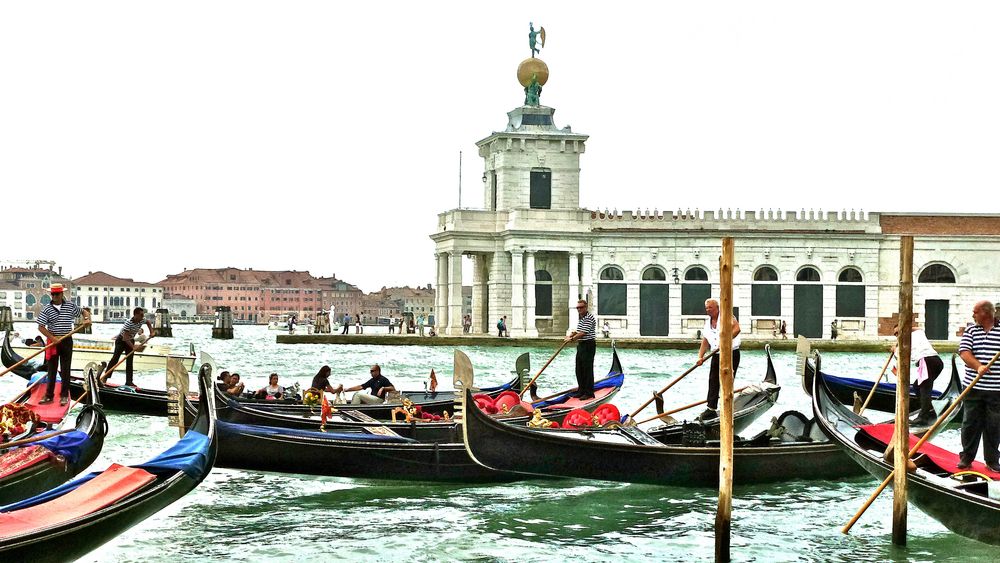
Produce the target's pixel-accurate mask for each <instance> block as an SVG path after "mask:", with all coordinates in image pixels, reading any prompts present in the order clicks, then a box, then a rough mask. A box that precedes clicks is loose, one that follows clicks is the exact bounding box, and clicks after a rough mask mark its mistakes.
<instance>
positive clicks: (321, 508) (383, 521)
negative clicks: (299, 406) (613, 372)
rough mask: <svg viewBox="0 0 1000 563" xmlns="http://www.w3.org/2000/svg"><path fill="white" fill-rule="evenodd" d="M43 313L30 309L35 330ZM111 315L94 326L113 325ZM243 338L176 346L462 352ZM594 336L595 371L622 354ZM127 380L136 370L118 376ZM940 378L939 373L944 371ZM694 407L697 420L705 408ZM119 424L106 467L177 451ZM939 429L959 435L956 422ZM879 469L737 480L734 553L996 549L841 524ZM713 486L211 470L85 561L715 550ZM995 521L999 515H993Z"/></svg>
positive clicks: (682, 391) (865, 369)
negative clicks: (837, 476)
mask: <svg viewBox="0 0 1000 563" xmlns="http://www.w3.org/2000/svg"><path fill="white" fill-rule="evenodd" d="M31 327H32V325H30V324H21V323H18V325H17V329H18V330H20V332H21V333H22V334H23V335H24V336H29V335H33V334H34V333H33V329H32V328H31ZM114 332H115V327H114V326H113V325H97V326H96V327H95V334H98V335H104V336H111V335H112V334H114ZM235 333H236V338H235V339H234V340H230V341H221V340H212V339H211V329H210V327H209V326H207V325H196V326H176V327H174V334H175V335H176V336H175V337H174V338H173V339H163V341H164V342H165V343H171V344H174V345H176V346H181V345H183V346H185V347H186V344H187V343H188V342H193V343H195V346H196V348H197V349H198V350H202V349H205V350H206V351H208V352H210V353H211V354H212V355H213V356H214V357H215V359H216V360H217V362H218V363H219V365H220V367H221V368H222V369H229V370H230V371H237V372H239V373H241V374H242V375H243V380H244V381H245V382H246V383H247V387H248V388H251V389H255V388H259V387H263V386H264V385H266V376H267V374H269V373H271V372H277V373H278V374H280V376H281V378H282V383H283V384H288V383H290V382H291V381H298V382H300V383H301V384H302V385H303V386H308V383H309V380H310V379H311V377H312V376H313V375H314V374H315V373H316V371H317V370H318V369H319V367H320V366H322V365H324V364H328V365H330V366H331V367H332V368H333V371H334V374H335V377H334V378H332V379H334V380H342V381H343V382H344V383H346V384H348V385H352V384H356V383H360V382H361V381H363V380H364V379H365V377H366V375H367V372H368V370H367V367H368V365H370V364H371V363H373V362H378V363H380V364H381V365H382V366H383V373H384V374H385V375H386V376H387V377H389V378H390V379H391V380H392V382H393V383H394V384H396V386H397V387H402V388H409V389H423V381H424V380H425V379H426V376H427V374H428V373H429V372H430V369H431V368H432V367H433V368H434V369H435V370H436V371H437V373H438V374H439V381H440V382H441V385H442V386H447V385H450V381H451V365H452V356H451V354H452V350H451V349H448V348H443V347H411V346H402V347H387V346H334V345H278V344H275V342H274V339H275V335H276V334H277V332H276V331H268V330H266V329H265V328H263V327H244V326H237V327H236V329H235ZM464 351H465V352H466V353H467V354H468V355H469V357H470V358H471V360H472V362H473V366H474V368H475V373H476V381H477V382H479V383H480V384H483V385H487V384H491V383H500V382H503V381H506V380H507V379H508V378H509V377H510V370H511V369H512V368H513V364H514V359H515V358H516V357H517V355H519V354H520V353H522V352H525V351H530V352H531V353H532V365H533V366H534V369H536V370H537V369H538V368H539V367H540V366H541V365H542V364H543V363H544V362H545V360H546V359H547V358H548V356H549V354H551V351H550V350H545V349H527V350H526V349H519V348H475V347H473V348H467V349H464ZM695 355H696V354H695V352H693V351H629V350H623V351H621V353H620V357H621V361H622V365H623V367H624V370H625V373H626V376H627V377H626V385H625V387H624V389H623V390H622V391H621V393H619V395H618V396H617V397H616V399H615V401H614V402H615V404H617V405H619V406H621V407H622V410H628V409H630V408H634V407H635V406H638V405H639V404H641V403H642V402H643V401H645V399H646V398H647V397H648V396H649V393H650V392H651V390H653V389H654V388H657V389H658V388H660V387H662V386H663V385H664V384H665V383H666V382H667V381H668V380H669V378H670V376H671V375H674V374H679V373H681V372H683V371H685V370H686V369H687V368H688V367H690V365H691V364H692V363H693V360H694V358H695ZM774 361H775V367H776V369H777V371H778V378H779V383H781V384H782V385H783V387H782V390H781V397H780V399H779V401H778V405H777V406H776V407H775V408H774V410H773V411H772V412H771V413H768V414H767V415H765V416H764V417H763V419H762V420H759V421H758V422H757V423H755V424H754V426H752V427H751V428H750V430H749V431H748V432H746V433H744V434H745V435H747V434H752V433H754V432H756V431H759V430H762V429H764V428H766V427H767V426H768V425H769V421H770V418H771V416H776V415H778V414H780V412H782V411H784V410H790V409H797V410H800V411H802V412H805V413H809V412H810V403H809V399H808V397H807V396H806V395H805V393H804V392H803V391H802V389H801V388H800V386H799V382H798V381H797V380H794V379H793V377H792V373H793V371H794V365H795V358H794V355H793V354H791V353H787V352H783V353H776V354H774ZM883 361H884V356H883V355H881V354H846V353H840V354H828V355H825V356H824V369H825V370H826V371H830V372H832V373H837V374H843V375H857V376H862V377H867V378H874V377H875V375H877V373H878V371H879V369H881V365H882V362H883ZM610 363H611V355H610V351H609V350H605V349H599V350H598V353H597V360H596V362H595V372H596V373H598V374H599V375H600V374H602V373H604V372H606V371H607V369H608V368H609V367H610ZM764 367H765V360H764V356H763V352H746V353H745V354H744V355H743V359H742V362H741V365H740V370H739V373H738V374H737V386H741V384H748V383H752V382H755V381H759V380H760V379H761V378H762V376H763V373H764ZM707 376H708V368H707V367H704V368H701V369H700V370H699V371H696V372H694V373H693V374H692V375H690V376H689V377H688V378H686V379H685V380H684V381H682V382H681V383H679V384H678V385H676V386H675V387H674V388H673V389H671V390H670V392H669V393H668V394H667V406H668V407H670V406H671V405H681V404H686V403H689V402H693V401H697V400H700V399H703V398H704V393H705V389H706V385H707V384H706V378H707ZM117 377H118V378H119V379H118V380H119V381H120V380H121V378H122V377H123V376H122V375H121V374H118V375H117ZM136 379H137V382H138V384H139V385H140V386H141V385H146V386H148V387H150V388H154V387H156V388H163V386H164V381H163V374H162V373H159V374H157V373H152V374H140V375H138V376H137V378H136ZM539 383H540V387H541V392H542V393H544V392H546V391H547V390H557V389H560V388H565V387H570V386H572V385H574V384H575V379H574V377H573V355H572V352H571V351H566V352H564V353H563V354H562V356H560V358H558V359H557V360H556V361H555V362H553V364H552V365H551V366H550V367H549V368H548V369H547V370H546V372H545V373H544V374H543V375H542V377H541V379H540V380H539ZM939 383H941V384H942V385H943V384H944V381H939ZM22 387H23V382H22V381H21V380H19V379H17V378H14V377H11V376H7V377H3V378H0V396H2V397H11V396H13V395H14V394H15V393H16V392H17V390H18V389H20V388H22ZM697 412H698V411H697V410H695V411H693V412H692V416H693V415H696V414H697ZM109 418H110V421H109V422H110V431H109V435H108V438H107V441H106V444H105V447H104V450H103V452H102V454H101V457H100V458H99V459H98V460H97V462H96V463H95V464H94V467H93V469H103V468H105V467H107V465H108V464H109V463H111V462H117V463H123V464H129V463H137V462H142V461H145V460H146V459H148V458H150V457H153V456H154V455H156V454H157V453H159V452H160V451H162V450H164V449H166V448H167V447H168V446H169V445H170V444H171V443H172V442H173V441H174V440H176V437H177V433H176V430H175V429H173V428H168V427H167V421H166V418H160V417H144V416H138V415H127V414H119V413H110V417H109ZM935 443H938V444H941V445H943V446H946V447H951V448H955V447H956V446H957V444H958V432H957V430H947V431H945V432H944V433H943V434H942V435H941V436H940V437H939V438H937V439H935ZM874 487H875V483H874V481H872V480H871V479H868V478H857V479H851V480H846V481H840V482H824V481H810V480H808V476H807V475H805V476H803V480H800V481H794V482H789V483H783V484H778V485H767V486H753V487H737V488H736V489H735V491H734V499H733V531H732V553H733V556H734V559H735V560H739V561H880V560H899V561H949V560H954V561H970V560H986V559H989V560H995V559H997V556H998V554H1000V550H998V549H997V548H996V547H995V546H989V545H986V544H982V543H979V542H976V541H973V540H969V539H966V538H963V537H961V536H958V535H955V534H953V533H951V532H949V531H948V530H947V529H945V528H944V527H943V526H942V525H940V524H939V523H937V522H936V521H934V520H933V519H931V518H929V517H927V516H925V515H924V514H923V513H921V512H920V511H919V510H918V509H916V508H915V507H912V506H911V508H910V511H909V543H908V547H907V548H905V549H897V548H893V547H891V545H890V530H891V512H892V496H891V493H886V494H883V495H882V497H881V498H880V499H879V500H877V501H876V502H875V504H874V505H873V506H872V507H871V508H870V509H869V511H868V513H867V514H866V515H865V516H864V517H863V518H862V520H861V521H860V522H859V524H858V525H856V526H855V528H854V529H853V531H852V532H851V534H850V535H849V536H845V535H843V534H841V533H840V531H839V530H840V527H841V526H842V525H843V524H844V523H845V522H846V521H847V520H848V519H849V518H850V517H851V516H852V515H853V514H854V512H855V511H856V510H857V509H858V508H859V507H860V506H861V504H862V503H863V502H864V500H865V498H866V497H867V496H868V495H869V494H870V493H871V491H872V490H873V489H874ZM716 503H717V499H716V491H714V490H709V489H686V488H676V487H655V486H648V485H629V484H621V483H608V482H600V481H578V480H568V479H567V480H526V481H522V482H518V483H513V484H507V485H494V486H490V485H483V486H462V485H437V484H433V483H416V484H414V483H405V482H385V481H365V480H354V479H342V478H336V477H314V476H301V475H285V474H276V473H261V472H251V471H237V470H229V469H218V468H217V469H215V470H214V471H213V472H212V474H211V475H210V476H209V477H208V478H207V479H206V480H205V482H204V483H202V485H201V486H200V487H198V488H197V489H196V490H195V491H194V492H192V493H191V494H189V495H188V496H187V497H185V498H183V499H181V500H180V501H178V502H177V503H175V504H174V505H172V506H170V507H168V508H167V509H165V510H164V511H162V512H160V513H159V514H157V515H155V516H153V517H151V518H149V519H148V520H146V521H145V522H143V523H141V524H139V525H138V526H136V527H134V528H132V529H131V530H130V531H129V532H127V533H126V534H125V535H123V536H121V537H119V538H117V539H115V540H114V541H112V542H110V543H108V544H106V545H104V546H103V547H101V548H99V549H98V550H97V551H95V552H93V553H91V554H90V555H88V556H87V557H85V558H84V559H83V561H179V560H191V559H195V558H198V559H200V560H204V561H215V560H230V561H296V562H303V561H331V560H350V561H403V560H406V561H416V562H422V561H439V560H471V561H518V562H521V561H543V560H544V561H552V560H555V561H562V560H573V561H704V560H711V559H713V558H714V536H713V526H714V522H715V509H716ZM997 525H1000V522H998V523H997Z"/></svg>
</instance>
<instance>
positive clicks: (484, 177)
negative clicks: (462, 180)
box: [483, 172, 486, 184]
mask: <svg viewBox="0 0 1000 563" xmlns="http://www.w3.org/2000/svg"><path fill="white" fill-rule="evenodd" d="M483 183H484V184H485V183H486V172H483Z"/></svg>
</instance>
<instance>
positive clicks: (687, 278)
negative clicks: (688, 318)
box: [681, 266, 712, 315]
mask: <svg viewBox="0 0 1000 563" xmlns="http://www.w3.org/2000/svg"><path fill="white" fill-rule="evenodd" d="M711 294H712V284H710V283H708V271H707V270H706V269H705V268H702V267H701V266H692V267H690V268H688V271H686V272H684V284H683V285H681V314H682V315H704V314H705V300H707V299H708V298H709V297H710V296H711Z"/></svg>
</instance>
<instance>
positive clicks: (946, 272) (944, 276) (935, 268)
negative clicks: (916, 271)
mask: <svg viewBox="0 0 1000 563" xmlns="http://www.w3.org/2000/svg"><path fill="white" fill-rule="evenodd" d="M917 282H918V283H955V272H953V271H951V268H949V267H948V266H945V265H944V264H931V265H930V266H927V267H926V268H924V269H923V270H921V272H920V276H919V277H918V278H917Z"/></svg>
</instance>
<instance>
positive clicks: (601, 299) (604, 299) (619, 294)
mask: <svg viewBox="0 0 1000 563" xmlns="http://www.w3.org/2000/svg"><path fill="white" fill-rule="evenodd" d="M627 288H628V286H627V285H625V284H623V283H599V284H597V314H599V315H624V314H626V313H628V309H627V307H626V299H625V296H626V293H627Z"/></svg>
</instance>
